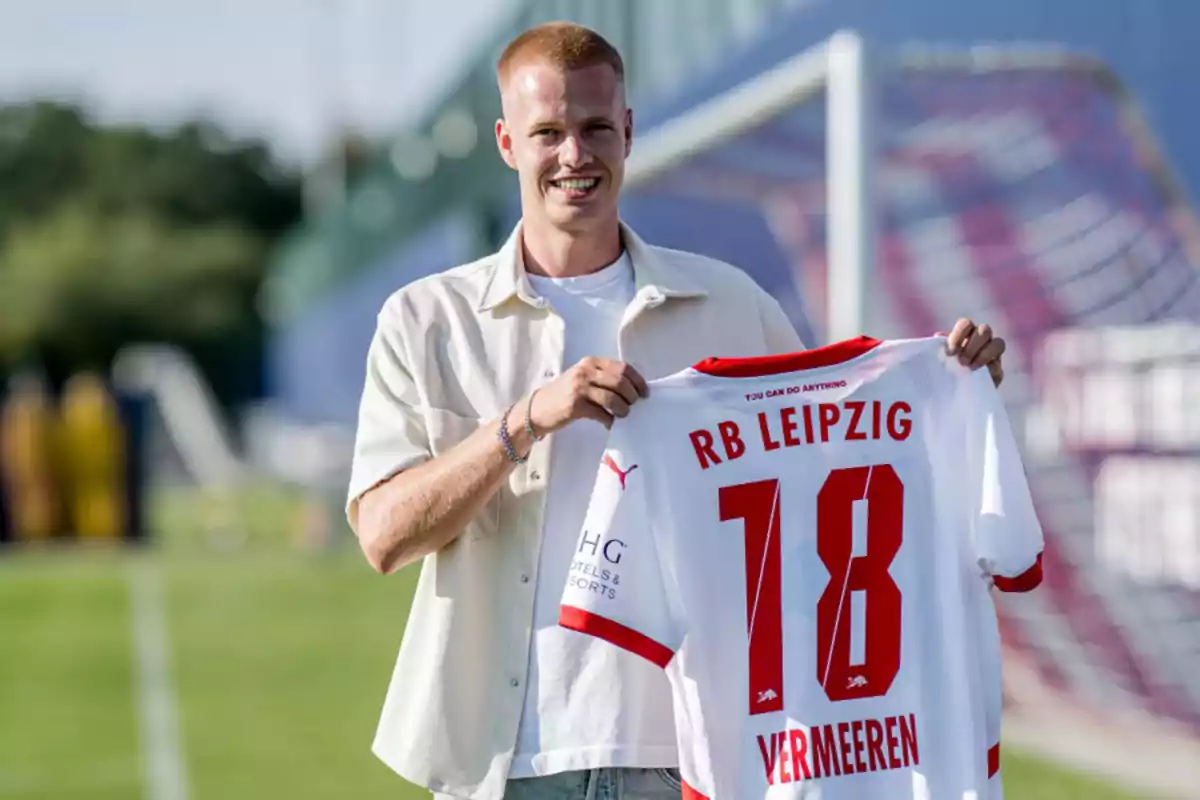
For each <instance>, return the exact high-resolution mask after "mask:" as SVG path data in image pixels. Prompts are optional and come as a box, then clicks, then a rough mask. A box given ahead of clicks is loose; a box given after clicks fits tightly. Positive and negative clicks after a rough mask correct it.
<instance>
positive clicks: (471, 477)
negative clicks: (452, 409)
mask: <svg viewBox="0 0 1200 800" xmlns="http://www.w3.org/2000/svg"><path fill="white" fill-rule="evenodd" d="M524 408H525V406H524V405H523V404H518V406H517V407H514V408H513V410H512V411H511V412H509V415H508V435H509V441H510V442H511V444H512V447H513V449H514V450H515V451H516V452H517V453H520V454H525V453H528V452H529V450H530V448H531V447H532V445H533V442H532V440H531V439H530V437H529V434H528V433H526V431H525V415H524V410H523V409H524ZM499 432H500V420H499V418H497V419H494V420H492V421H491V422H489V423H488V424H486V425H483V426H480V428H479V429H477V430H476V431H475V432H474V433H472V434H471V435H470V436H468V437H467V438H465V439H463V440H462V441H461V442H459V443H458V444H457V445H455V446H454V447H452V448H450V449H449V450H447V451H446V452H445V453H443V454H442V455H440V456H438V457H437V458H433V459H430V460H428V461H425V462H424V463H421V464H418V465H416V466H414V467H410V468H409V469H406V470H403V471H401V472H399V473H397V474H396V475H393V476H392V477H391V478H389V479H387V480H385V481H383V482H382V483H379V484H377V485H376V486H374V487H372V488H371V489H369V490H367V491H366V492H365V493H364V494H362V495H361V496H360V497H359V498H358V499H357V500H355V501H352V503H351V505H350V514H349V516H350V525H351V527H352V528H353V529H354V532H355V534H356V535H357V536H358V540H359V545H360V546H361V547H362V550H363V554H364V555H366V557H367V561H369V562H370V564H371V566H372V567H374V568H375V569H376V570H378V571H379V572H381V573H383V574H388V573H391V572H395V571H396V570H398V569H400V568H401V567H404V566H407V565H408V564H411V563H412V562H414V561H418V560H420V559H421V558H423V557H424V556H426V555H428V554H430V553H433V552H436V551H437V550H440V549H442V548H443V547H445V546H446V545H448V544H450V542H452V541H454V540H455V539H456V538H458V535H459V534H460V533H461V532H462V531H463V529H464V528H466V526H467V523H468V522H470V521H471V519H472V518H474V517H475V515H476V514H478V513H480V512H481V511H482V510H483V507H484V506H485V505H487V502H488V501H489V500H490V499H491V498H492V496H493V495H494V494H495V493H496V492H497V491H499V489H500V487H501V486H502V485H503V484H504V481H505V480H507V479H508V476H509V474H511V473H512V471H513V469H514V468H515V467H516V466H517V465H516V463H515V462H514V461H512V459H510V458H509V457H508V454H507V453H506V452H505V450H504V447H503V445H502V444H501V443H500V436H499Z"/></svg>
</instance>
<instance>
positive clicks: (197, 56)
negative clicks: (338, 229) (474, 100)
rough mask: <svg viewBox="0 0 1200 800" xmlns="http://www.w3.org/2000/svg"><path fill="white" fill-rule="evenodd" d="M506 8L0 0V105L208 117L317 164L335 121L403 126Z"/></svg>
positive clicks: (493, 2)
mask: <svg viewBox="0 0 1200 800" xmlns="http://www.w3.org/2000/svg"><path fill="white" fill-rule="evenodd" d="M512 7H513V0H451V2H430V1H429V0H157V2H156V0H104V2H90V1H89V0H0V102H8V101H13V100H18V99H24V98H27V97H31V96H38V95H45V94H54V95H59V96H68V97H77V98H80V99H84V100H86V101H87V102H88V104H89V105H90V106H91V107H92V108H94V109H95V110H96V111H97V113H99V114H100V115H102V116H104V117H106V118H110V119H137V120H145V121H150V122H166V123H169V122H171V121H173V120H176V119H179V118H181V117H184V116H188V115H191V114H194V113H205V114H208V115H211V116H213V117H215V118H216V119H218V120H219V121H221V122H222V123H224V124H225V125H226V127H228V128H229V129H230V130H232V131H233V132H235V133H237V132H249V133H254V134H260V135H265V136H268V137H269V138H270V139H271V140H272V141H273V142H275V143H276V144H277V146H278V147H280V149H281V151H282V152H283V153H284V154H286V155H288V156H291V157H296V158H303V159H307V158H309V157H311V156H312V155H313V154H314V153H316V152H317V151H318V150H319V148H320V146H321V144H322V142H324V141H327V137H328V135H329V133H330V131H331V129H332V125H333V123H334V121H335V120H336V118H337V116H338V115H339V114H341V115H343V116H344V117H345V118H346V119H348V120H350V121H351V122H352V123H354V124H355V125H356V126H358V127H359V128H361V129H364V130H366V131H368V132H370V133H385V132H387V131H390V130H395V129H396V127H397V126H399V125H401V124H403V123H404V122H406V121H408V120H411V119H412V118H413V117H414V115H415V114H416V113H417V112H419V111H420V110H421V109H422V107H423V106H424V105H425V104H427V103H428V102H429V101H430V99H431V98H433V97H435V96H436V95H437V94H438V93H439V92H440V91H441V90H442V89H443V87H444V86H445V85H446V82H447V80H450V79H452V77H453V76H455V75H456V74H457V73H456V72H455V68H456V66H457V65H458V64H461V62H462V61H463V60H464V59H465V58H466V57H467V55H468V54H469V53H470V52H471V51H472V49H473V47H474V46H477V43H478V42H479V41H480V39H481V37H483V36H486V35H487V32H488V31H489V30H490V29H491V27H492V25H493V24H494V23H495V22H496V21H497V20H498V19H500V18H501V17H502V15H504V14H506V13H507V12H508V10H509V9H511V8H512Z"/></svg>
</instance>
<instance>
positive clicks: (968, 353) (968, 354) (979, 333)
mask: <svg viewBox="0 0 1200 800" xmlns="http://www.w3.org/2000/svg"><path fill="white" fill-rule="evenodd" d="M991 340H992V329H991V328H990V327H988V326H987V325H976V326H975V330H974V331H972V332H971V336H970V337H969V338H968V339H967V341H966V342H965V343H964V344H963V346H962V352H961V353H960V354H959V360H960V361H962V362H963V363H964V364H971V365H972V366H979V364H980V363H981V362H980V361H979V360H978V356H979V353H980V352H981V351H982V350H983V348H984V347H986V346H987V344H988V342H990V341H991Z"/></svg>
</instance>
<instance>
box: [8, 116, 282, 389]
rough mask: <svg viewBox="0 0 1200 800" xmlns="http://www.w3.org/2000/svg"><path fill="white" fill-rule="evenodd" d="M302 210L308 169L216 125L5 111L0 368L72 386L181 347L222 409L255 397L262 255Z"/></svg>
mask: <svg viewBox="0 0 1200 800" xmlns="http://www.w3.org/2000/svg"><path fill="white" fill-rule="evenodd" d="M300 213H301V180H300V175H299V173H298V172H297V171H294V170H290V169H288V168H285V167H283V166H282V165H280V164H279V163H278V162H277V161H276V160H275V159H274V157H273V156H272V154H271V152H270V151H269V149H268V148H267V147H266V146H265V145H263V144H262V143H259V142H249V143H242V142H233V141H231V140H230V139H228V138H227V137H226V136H224V134H222V133H221V132H220V131H219V130H218V129H217V128H215V127H214V126H212V125H210V124H208V123H205V122H191V123H187V124H184V125H182V126H180V127H178V128H175V129H173V130H161V131H160V130H150V129H146V128H140V127H135V126H116V125H100V124H97V123H95V122H93V121H92V120H90V119H89V118H88V117H87V115H86V114H84V113H83V112H82V111H81V110H79V109H78V108H74V107H71V106H67V105H61V104H55V103H48V102H38V103H31V104H26V105H18V106H10V107H6V108H0V368H3V367H9V368H11V367H12V366H13V365H14V364H17V363H20V362H21V361H23V360H25V359H30V358H36V359H37V360H39V361H41V362H43V363H44V364H45V365H46V368H47V370H48V371H49V372H50V373H51V375H52V376H54V377H55V378H57V379H59V380H61V379H62V378H65V376H66V375H68V374H70V373H71V372H74V371H76V370H78V369H83V368H100V369H104V368H106V367H107V366H108V363H109V360H110V359H111V358H112V355H113V354H114V353H115V352H116V350H117V349H118V348H119V347H120V346H121V345H123V344H125V343H127V342H130V341H157V342H170V343H173V344H178V345H180V346H182V347H184V348H185V349H187V350H189V351H190V352H192V353H193V355H194V356H196V357H197V360H198V361H199V362H200V365H201V367H202V369H204V371H205V372H206V374H207V375H208V377H209V379H210V380H211V381H212V383H213V387H214V390H215V391H216V392H217V395H218V396H219V397H220V398H222V399H223V400H225V401H227V402H229V401H236V400H239V399H242V398H244V397H245V396H247V395H253V394H255V393H256V392H257V391H258V388H259V385H258V384H259V371H260V363H261V356H260V352H261V340H262V324H261V321H260V320H259V317H258V314H257V312H256V309H255V296H256V294H257V291H258V286H259V283H260V281H261V278H262V274H263V269H264V267H265V263H264V262H265V255H266V252H267V250H268V248H269V247H270V245H271V244H272V243H273V241H274V240H275V238H276V237H277V236H279V235H280V234H282V233H283V232H284V231H285V230H286V229H287V228H289V227H290V226H292V225H293V224H294V223H296V222H297V221H298V219H299V217H300Z"/></svg>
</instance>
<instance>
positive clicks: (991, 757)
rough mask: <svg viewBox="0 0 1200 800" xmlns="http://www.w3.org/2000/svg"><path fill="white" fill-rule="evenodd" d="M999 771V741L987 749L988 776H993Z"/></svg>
mask: <svg viewBox="0 0 1200 800" xmlns="http://www.w3.org/2000/svg"><path fill="white" fill-rule="evenodd" d="M999 771H1000V743H999V742H996V743H995V744H994V745H992V747H991V749H989V750H988V777H989V778H991V777H993V776H994V775H995V774H996V773H997V772H999Z"/></svg>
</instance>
